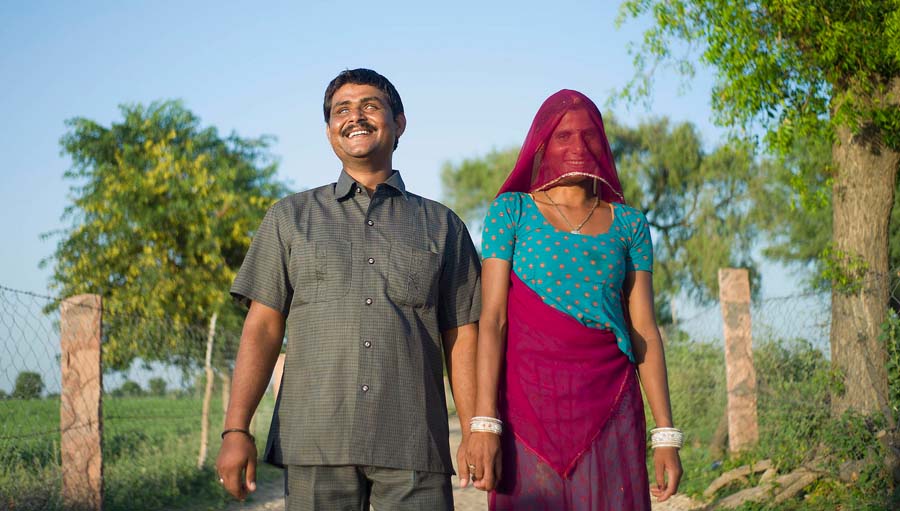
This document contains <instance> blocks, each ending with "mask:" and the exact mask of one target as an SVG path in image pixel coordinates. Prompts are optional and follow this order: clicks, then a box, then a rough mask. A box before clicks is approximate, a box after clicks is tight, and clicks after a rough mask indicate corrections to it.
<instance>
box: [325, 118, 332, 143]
mask: <svg viewBox="0 0 900 511" xmlns="http://www.w3.org/2000/svg"><path fill="white" fill-rule="evenodd" d="M329 127H330V126H329V125H328V123H327V122H326V123H325V138H327V139H328V143H329V144H330V143H331V130H330V129H328V128H329Z"/></svg>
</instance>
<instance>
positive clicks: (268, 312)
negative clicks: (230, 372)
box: [216, 302, 285, 500]
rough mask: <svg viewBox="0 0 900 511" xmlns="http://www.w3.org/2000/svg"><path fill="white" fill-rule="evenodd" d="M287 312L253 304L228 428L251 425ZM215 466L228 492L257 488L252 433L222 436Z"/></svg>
mask: <svg viewBox="0 0 900 511" xmlns="http://www.w3.org/2000/svg"><path fill="white" fill-rule="evenodd" d="M284 319H285V318H284V315H283V314H282V313H281V312H279V311H277V310H275V309H273V308H271V307H268V306H266V305H263V304H261V303H259V302H252V303H251V304H250V311H249V312H248V313H247V318H246V319H245V320H244V329H243V332H242V333H241V344H240V347H239V348H238V354H237V361H236V362H235V365H234V376H233V377H232V381H231V398H230V399H229V401H228V410H227V411H226V412H225V429H231V428H239V429H245V430H246V429H248V428H249V426H250V419H251V418H252V417H253V413H254V412H255V411H256V407H257V405H259V400H260V399H261V398H262V396H263V394H264V393H265V391H266V388H267V387H268V386H269V380H270V379H271V377H272V370H273V369H274V367H275V362H276V361H277V360H278V354H279V353H280V352H281V343H282V340H283V339H284ZM216 470H217V471H218V472H219V477H220V478H221V479H222V484H223V485H224V487H225V489H226V490H227V491H228V493H230V494H232V495H233V496H235V497H236V498H238V499H241V500H243V499H244V498H245V497H246V496H247V492H248V491H255V490H256V445H254V443H253V442H252V441H251V440H250V437H249V436H247V435H245V434H242V433H239V432H234V433H229V434H227V435H225V438H224V439H223V440H222V449H221V450H220V451H219V456H218V459H217V460H216Z"/></svg>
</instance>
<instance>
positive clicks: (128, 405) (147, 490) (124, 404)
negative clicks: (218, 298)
mask: <svg viewBox="0 0 900 511" xmlns="http://www.w3.org/2000/svg"><path fill="white" fill-rule="evenodd" d="M273 406H274V404H273V400H272V398H271V396H268V395H267V396H266V397H264V399H263V402H262V403H261V405H260V412H259V415H258V424H257V425H256V428H257V431H259V432H260V433H261V434H260V435H258V439H257V443H258V445H257V448H258V449H259V452H260V453H262V451H263V448H264V447H265V432H267V431H268V426H269V419H270V417H271V413H272V408H273ZM201 409H202V400H201V399H200V398H177V399H176V398H165V397H128V398H112V397H105V398H104V401H103V416H104V426H103V427H104V439H103V457H104V509H106V510H107V511H125V510H129V511H133V510H148V511H149V510H162V509H166V510H169V509H179V508H181V509H191V510H213V509H221V507H222V505H223V504H224V503H225V502H226V501H227V500H228V497H227V496H226V495H225V493H224V491H223V490H222V489H221V488H220V487H219V484H218V482H217V478H216V474H215V469H214V464H215V459H216V455H217V454H218V448H219V446H220V441H219V438H218V436H217V432H218V431H219V429H220V425H221V424H222V420H223V412H222V403H221V400H213V402H212V406H211V413H210V415H211V416H210V432H211V433H210V441H209V451H208V456H207V462H206V466H205V467H204V468H203V469H202V470H198V469H197V467H196V464H197V455H198V452H199V445H200V444H199V437H200V435H199V432H200V412H201ZM58 428H59V401H58V400H57V399H43V400H41V399H38V400H28V401H21V400H6V401H0V508H3V509H15V510H17V511H22V510H24V511H30V510H38V509H40V510H43V511H62V509H63V507H62V503H61V502H60V499H59V494H60V488H61V470H60V461H59V460H60V454H59V433H58ZM280 474H281V472H280V471H279V470H277V469H274V468H271V467H267V466H261V467H260V470H259V472H258V476H257V477H258V479H259V480H260V481H265V480H272V479H276V478H280Z"/></svg>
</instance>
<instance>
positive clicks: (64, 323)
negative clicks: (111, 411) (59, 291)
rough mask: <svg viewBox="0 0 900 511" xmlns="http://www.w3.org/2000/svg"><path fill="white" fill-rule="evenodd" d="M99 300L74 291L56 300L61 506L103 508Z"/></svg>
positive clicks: (96, 509) (97, 509)
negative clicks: (58, 352) (58, 341)
mask: <svg viewBox="0 0 900 511" xmlns="http://www.w3.org/2000/svg"><path fill="white" fill-rule="evenodd" d="M101 306H102V301H101V299H100V296H98V295H78V296H73V297H71V298H67V299H65V300H63V302H62V304H60V313H59V334H60V348H61V350H60V355H61V359H60V366H61V369H62V388H61V389H60V413H59V423H60V424H59V429H60V445H59V447H60V457H61V459H62V497H63V502H64V505H65V507H66V509H79V510H81V509H90V510H92V511H102V509H103V454H102V449H101V447H102V443H103V416H102V402H101V400H102V392H101V391H102V388H103V380H102V378H103V371H102V370H101V361H100V334H101V328H102V326H101V325H102V323H101V321H102V314H101Z"/></svg>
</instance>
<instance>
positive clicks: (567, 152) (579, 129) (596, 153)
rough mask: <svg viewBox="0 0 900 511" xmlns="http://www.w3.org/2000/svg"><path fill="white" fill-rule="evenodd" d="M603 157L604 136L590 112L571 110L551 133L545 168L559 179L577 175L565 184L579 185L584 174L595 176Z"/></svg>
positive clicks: (544, 159)
mask: <svg viewBox="0 0 900 511" xmlns="http://www.w3.org/2000/svg"><path fill="white" fill-rule="evenodd" d="M602 154H603V140H602V135H601V134H600V130H599V128H598V127H597V126H596V125H595V124H594V122H593V121H592V120H591V117H590V115H589V114H588V112H587V110H583V109H578V110H570V111H568V112H566V114H565V115H563V118H562V119H561V120H560V121H559V124H558V125H557V126H556V129H555V130H553V133H552V134H550V140H548V141H547V147H546V149H545V150H544V156H543V162H542V166H544V165H546V166H547V168H548V169H550V170H552V171H553V173H554V174H556V175H560V176H561V175H565V174H569V173H574V174H576V175H573V176H571V178H574V181H572V179H566V180H565V181H569V182H577V181H581V180H582V179H585V178H586V176H584V175H583V174H594V175H596V173H597V170H598V168H599V161H600V156H601V155H602ZM579 174H581V175H579ZM559 184H563V183H562V182H560V183H559Z"/></svg>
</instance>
